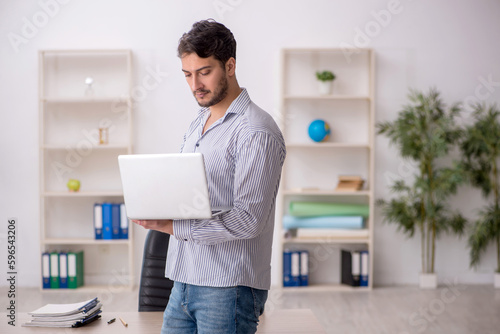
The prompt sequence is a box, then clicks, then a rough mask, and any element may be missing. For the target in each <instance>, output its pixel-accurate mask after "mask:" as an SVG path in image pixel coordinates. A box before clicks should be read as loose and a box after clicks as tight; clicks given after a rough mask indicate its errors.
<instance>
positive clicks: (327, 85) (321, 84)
mask: <svg viewBox="0 0 500 334" xmlns="http://www.w3.org/2000/svg"><path fill="white" fill-rule="evenodd" d="M332 83H333V81H318V88H319V93H320V94H321V95H329V94H331V93H332Z"/></svg>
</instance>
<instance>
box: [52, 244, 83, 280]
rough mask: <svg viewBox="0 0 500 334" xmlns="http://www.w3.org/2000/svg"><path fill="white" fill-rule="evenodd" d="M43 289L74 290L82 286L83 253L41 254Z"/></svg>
mask: <svg viewBox="0 0 500 334" xmlns="http://www.w3.org/2000/svg"><path fill="white" fill-rule="evenodd" d="M42 283H43V285H42V286H43V288H44V289H66V288H68V289H76V288H78V287H80V286H82V285H83V251H80V252H60V253H58V252H51V253H49V252H45V253H43V254H42Z"/></svg>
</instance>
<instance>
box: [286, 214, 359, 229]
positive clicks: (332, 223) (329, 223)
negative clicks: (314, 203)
mask: <svg viewBox="0 0 500 334" xmlns="http://www.w3.org/2000/svg"><path fill="white" fill-rule="evenodd" d="M283 228H286V229H291V228H342V229H362V228H363V217H360V216H349V217H346V216H324V217H306V218H299V217H293V216H289V215H285V216H283Z"/></svg>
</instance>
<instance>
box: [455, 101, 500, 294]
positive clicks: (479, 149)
mask: <svg viewBox="0 0 500 334" xmlns="http://www.w3.org/2000/svg"><path fill="white" fill-rule="evenodd" d="M473 117H474V123H473V124H471V125H469V126H467V127H466V128H465V135H464V136H463V139H462V142H461V145H460V149H461V151H462V157H463V165H464V169H465V171H466V172H467V174H468V176H469V179H470V181H471V184H472V185H473V186H474V187H478V188H479V189H481V192H482V194H483V196H484V198H485V200H486V201H487V202H488V204H485V205H484V206H483V208H482V209H481V211H480V212H479V217H478V219H477V220H476V221H475V222H474V225H473V227H472V232H471V234H470V236H469V248H470V264H471V266H472V267H475V266H477V265H478V264H479V261H480V258H481V255H482V254H483V253H484V252H485V251H486V249H487V247H488V246H489V244H490V243H491V242H493V243H496V250H497V269H496V273H495V280H494V285H495V288H500V195H499V193H500V185H499V179H498V176H499V171H498V161H499V158H500V140H499V138H500V120H499V117H500V110H499V109H498V108H497V107H496V106H495V105H492V106H489V107H488V106H486V105H480V104H478V105H475V106H474V113H473Z"/></svg>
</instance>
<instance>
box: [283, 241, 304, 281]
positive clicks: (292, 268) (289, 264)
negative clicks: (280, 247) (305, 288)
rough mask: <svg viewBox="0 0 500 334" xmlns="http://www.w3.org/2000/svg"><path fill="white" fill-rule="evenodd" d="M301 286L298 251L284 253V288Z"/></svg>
mask: <svg viewBox="0 0 500 334" xmlns="http://www.w3.org/2000/svg"><path fill="white" fill-rule="evenodd" d="M299 285H300V255H299V252H297V251H290V250H285V251H284V252H283V286H299Z"/></svg>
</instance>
